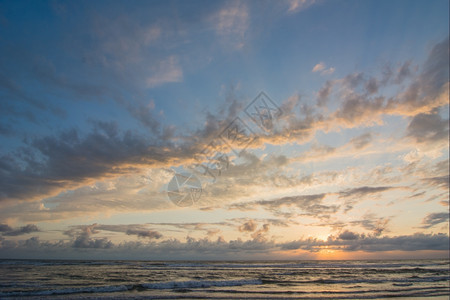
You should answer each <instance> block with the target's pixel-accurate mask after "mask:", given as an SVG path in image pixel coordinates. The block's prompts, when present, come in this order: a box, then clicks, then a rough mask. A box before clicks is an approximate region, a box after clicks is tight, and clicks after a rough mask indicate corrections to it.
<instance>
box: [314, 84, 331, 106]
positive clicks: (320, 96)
mask: <svg viewBox="0 0 450 300" xmlns="http://www.w3.org/2000/svg"><path fill="white" fill-rule="evenodd" d="M333 85H334V82H333V81H330V80H327V82H325V84H324V85H323V86H322V87H321V88H320V90H319V92H318V93H317V105H318V106H325V105H326V104H327V102H328V98H329V96H330V95H331V91H332V89H333Z"/></svg>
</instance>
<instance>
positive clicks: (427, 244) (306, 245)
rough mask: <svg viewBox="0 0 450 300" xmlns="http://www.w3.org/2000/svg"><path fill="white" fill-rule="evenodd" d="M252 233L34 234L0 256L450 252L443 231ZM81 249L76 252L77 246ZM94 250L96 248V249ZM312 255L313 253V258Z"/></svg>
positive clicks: (6, 246) (3, 244)
mask: <svg viewBox="0 0 450 300" xmlns="http://www.w3.org/2000/svg"><path fill="white" fill-rule="evenodd" d="M268 230H269V227H268V226H263V227H262V228H261V234H264V232H267V231H268ZM255 237H256V238H253V239H250V240H246V241H243V240H241V239H236V240H229V241H225V240H224V239H223V238H222V237H218V238H217V239H216V240H210V239H208V238H203V239H195V238H191V237H187V238H186V240H185V241H180V240H177V239H167V240H162V241H160V242H155V241H153V240H151V241H149V242H147V243H142V242H140V241H137V242H123V243H120V244H114V243H112V242H111V241H108V239H106V238H98V239H93V238H90V237H89V236H87V235H84V236H79V237H77V239H75V240H74V241H70V242H64V241H57V242H48V241H40V240H39V239H38V238H36V237H32V238H30V239H27V240H19V241H14V240H6V239H3V240H1V239H0V255H2V257H16V255H18V254H19V255H21V257H23V256H24V255H26V256H27V257H34V256H35V255H38V257H40V258H42V257H49V258H55V257H61V258H79V259H80V258H83V259H86V258H103V259H105V258H110V259H114V258H122V259H123V258H124V253H125V254H126V255H127V256H126V258H130V259H149V258H152V259H169V258H173V257H177V258H179V259H191V258H198V257H199V255H201V257H202V258H205V259H206V258H208V259H224V258H229V259H236V258H237V257H239V258H242V259H249V258H263V257H265V258H275V257H279V254H278V253H277V251H278V250H285V251H287V250H297V249H302V250H305V251H307V252H309V253H311V254H314V253H316V252H318V251H320V250H321V249H324V248H325V247H326V249H328V250H342V251H347V252H352V251H366V252H380V251H411V252H413V251H418V250H441V251H448V249H449V236H448V235H446V234H421V233H416V234H413V235H403V236H392V237H387V236H383V237H375V236H367V235H359V234H357V233H351V232H350V233H348V232H344V233H343V235H342V236H341V237H334V236H330V237H329V238H328V239H327V240H320V239H316V238H306V239H299V240H294V241H288V242H283V243H275V242H274V241H272V240H268V239H267V238H266V237H264V236H263V237H262V238H260V237H261V236H258V235H256V236H255ZM80 248H81V249H84V250H83V252H79V249H80ZM94 250H95V251H94ZM311 258H313V257H311Z"/></svg>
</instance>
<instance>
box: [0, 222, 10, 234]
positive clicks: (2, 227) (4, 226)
mask: <svg viewBox="0 0 450 300" xmlns="http://www.w3.org/2000/svg"><path fill="white" fill-rule="evenodd" d="M12 230H13V229H12V228H11V227H10V226H9V225H7V224H0V232H8V231H12Z"/></svg>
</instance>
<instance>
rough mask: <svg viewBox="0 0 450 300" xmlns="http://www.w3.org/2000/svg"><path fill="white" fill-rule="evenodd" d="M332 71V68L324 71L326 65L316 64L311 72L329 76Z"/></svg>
mask: <svg viewBox="0 0 450 300" xmlns="http://www.w3.org/2000/svg"><path fill="white" fill-rule="evenodd" d="M334 71H335V69H334V68H332V67H330V68H328V69H326V65H325V63H324V62H320V63H318V64H316V65H315V66H314V67H313V69H312V72H320V75H331V74H333V73H334Z"/></svg>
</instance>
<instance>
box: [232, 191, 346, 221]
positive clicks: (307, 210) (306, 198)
mask: <svg viewBox="0 0 450 300" xmlns="http://www.w3.org/2000/svg"><path fill="white" fill-rule="evenodd" d="M325 196H326V194H313V195H298V196H291V197H282V198H276V199H272V200H258V201H252V202H244V203H238V204H231V205H230V206H229V207H228V208H229V209H230V210H233V209H237V210H242V211H247V210H254V209H257V208H258V207H261V208H263V209H265V210H268V211H270V212H272V213H274V214H280V213H281V214H282V210H281V209H282V208H283V207H297V208H299V209H300V211H301V212H298V214H300V215H303V214H304V215H311V216H316V217H321V216H326V215H327V214H330V213H335V212H336V211H337V210H338V208H339V206H337V205H324V204H322V201H323V199H324V198H325ZM291 212H292V213H293V211H291Z"/></svg>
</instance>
